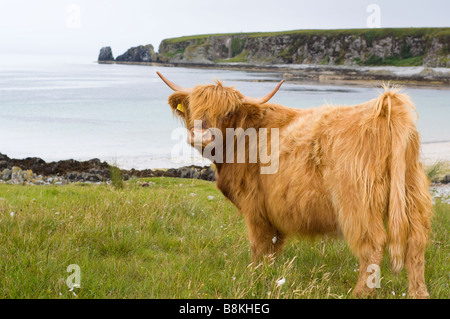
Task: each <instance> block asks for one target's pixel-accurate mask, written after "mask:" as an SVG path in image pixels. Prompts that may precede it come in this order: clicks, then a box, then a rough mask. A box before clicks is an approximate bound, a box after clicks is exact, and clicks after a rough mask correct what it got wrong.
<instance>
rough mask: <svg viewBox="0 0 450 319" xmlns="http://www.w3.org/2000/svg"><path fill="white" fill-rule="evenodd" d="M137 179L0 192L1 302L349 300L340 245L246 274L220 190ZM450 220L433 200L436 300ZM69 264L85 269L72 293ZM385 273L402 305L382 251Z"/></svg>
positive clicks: (398, 281)
mask: <svg viewBox="0 0 450 319" xmlns="http://www.w3.org/2000/svg"><path fill="white" fill-rule="evenodd" d="M142 181H143V180H136V179H132V180H130V181H128V182H126V183H125V185H124V186H123V188H121V189H115V188H113V187H112V186H110V185H106V184H103V185H92V184H91V185H87V184H69V185H65V186H39V187H38V186H22V185H20V186H19V185H6V184H0V298H350V297H351V295H350V294H351V289H352V288H353V286H354V284H355V283H356V279H357V275H358V260H357V258H355V257H354V256H352V255H351V253H350V251H349V249H348V248H347V247H346V245H345V243H344V242H343V241H338V240H337V241H333V240H329V239H317V240H316V241H314V242H310V241H297V240H293V241H291V242H289V243H288V244H287V245H286V249H285V251H284V252H283V253H282V254H281V255H280V256H279V257H278V258H276V259H275V260H273V259H268V260H266V262H264V263H262V264H260V265H253V267H250V266H249V264H250V246H249V243H248V239H247V233H246V228H245V224H244V221H243V218H242V216H240V215H239V214H238V212H237V210H236V208H235V207H234V206H233V205H232V204H231V203H230V202H228V201H227V200H226V199H225V198H224V197H223V195H222V194H221V193H220V192H219V191H218V190H217V189H216V188H215V185H214V183H212V182H206V181H201V180H194V179H176V178H150V179H145V181H147V182H149V183H148V184H149V186H148V187H141V183H142ZM449 214H450V205H449V204H447V203H444V202H441V201H439V200H437V201H436V203H435V205H434V219H433V224H432V225H433V231H434V233H433V236H432V238H431V239H432V240H431V243H430V245H429V247H428V249H427V252H426V260H427V262H428V263H427V265H426V273H425V276H426V282H427V285H428V289H429V292H430V295H431V297H432V298H444V299H448V298H449V297H450V290H449V288H448V279H449V278H448V274H449V273H450V265H449V263H448V258H449V247H448V242H449V239H448V229H449V228H450V220H449ZM70 264H77V265H79V266H80V269H81V282H80V283H81V288H75V289H74V290H73V291H69V288H68V287H67V285H66V279H67V278H68V276H69V275H70V273H68V272H67V267H68V266H69V265H70ZM381 274H382V280H381V288H380V289H377V296H378V297H379V298H407V289H408V288H407V286H408V280H407V276H406V271H405V270H403V271H402V272H401V273H400V274H399V275H398V276H394V275H392V273H391V272H390V270H389V267H388V257H387V254H386V255H385V259H384V262H383V264H382V267H381ZM282 278H285V283H284V284H283V285H281V286H278V285H277V281H278V280H280V279H282ZM405 294H406V295H405Z"/></svg>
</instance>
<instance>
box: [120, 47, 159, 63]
mask: <svg viewBox="0 0 450 319" xmlns="http://www.w3.org/2000/svg"><path fill="white" fill-rule="evenodd" d="M157 59H158V58H157V55H156V53H155V50H154V49H153V45H151V44H147V45H140V46H138V47H133V48H130V49H128V50H127V52H125V53H124V54H122V55H119V56H118V57H117V58H116V61H121V62H154V61H156V60H157Z"/></svg>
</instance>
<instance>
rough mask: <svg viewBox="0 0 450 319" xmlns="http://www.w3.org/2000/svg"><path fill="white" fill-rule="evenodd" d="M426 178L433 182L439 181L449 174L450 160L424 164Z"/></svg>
mask: <svg viewBox="0 0 450 319" xmlns="http://www.w3.org/2000/svg"><path fill="white" fill-rule="evenodd" d="M425 173H426V174H427V176H428V179H429V180H430V181H433V182H438V181H440V180H441V179H442V178H443V177H444V176H445V175H447V174H450V161H437V162H435V163H433V164H430V165H427V166H425Z"/></svg>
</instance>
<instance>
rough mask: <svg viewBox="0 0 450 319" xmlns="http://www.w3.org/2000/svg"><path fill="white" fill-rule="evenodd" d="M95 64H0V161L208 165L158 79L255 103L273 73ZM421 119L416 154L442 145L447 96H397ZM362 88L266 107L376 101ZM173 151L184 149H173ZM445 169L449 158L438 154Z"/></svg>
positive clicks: (321, 91) (283, 95)
mask: <svg viewBox="0 0 450 319" xmlns="http://www.w3.org/2000/svg"><path fill="white" fill-rule="evenodd" d="M94 60H95V57H94V58H90V57H71V56H44V55H41V56H32V55H0V152H1V153H3V154H7V155H8V156H9V157H11V158H25V157H41V158H42V159H44V160H46V161H57V160H62V159H70V158H73V159H77V160H87V159H91V158H99V159H101V160H103V161H108V162H109V163H111V164H117V165H119V166H120V167H122V168H127V169H129V168H136V169H144V168H169V167H179V166H184V165H189V164H197V165H207V164H208V163H209V162H208V161H205V160H200V159H199V156H196V152H195V151H194V150H193V149H191V148H190V147H189V146H187V144H185V139H186V136H181V135H180V134H179V133H180V132H183V130H179V129H178V128H180V127H181V123H180V121H179V120H177V119H175V118H174V117H173V115H172V112H171V110H170V107H169V106H168V104H167V97H168V96H169V95H170V94H171V93H172V91H171V90H170V89H169V88H168V87H167V86H166V85H165V84H164V83H163V82H162V81H161V80H160V79H159V77H157V75H156V71H160V72H161V73H163V74H164V75H165V76H166V77H167V78H168V79H170V80H171V81H173V82H175V83H177V84H179V85H182V86H186V87H192V86H194V85H196V84H206V83H213V82H214V80H215V79H218V80H220V81H223V82H224V84H225V85H226V86H235V87H236V88H237V89H239V90H240V91H241V93H243V94H245V95H248V96H255V97H259V96H263V95H265V94H267V93H268V92H270V91H271V90H272V89H273V88H274V87H275V83H276V81H279V80H280V79H281V78H282V74H281V73H276V72H256V71H254V72H246V71H235V70H233V71H229V70H214V69H194V68H178V67H177V68H175V67H163V66H158V67H150V66H138V65H119V64H97V63H96V62H95V61H94ZM405 91H406V92H407V93H408V94H409V95H410V97H411V98H412V100H413V101H414V103H415V105H416V108H417V111H418V112H419V115H420V118H419V120H418V129H419V132H420V134H421V138H422V142H423V145H424V146H426V145H428V146H430V145H447V146H448V145H450V103H449V102H450V90H445V89H438V88H437V89H430V88H426V89H417V88H406V90H405ZM379 92H380V89H375V88H372V87H369V86H367V87H362V86H358V87H356V86H337V85H322V84H320V85H319V84H309V85H306V84H298V83H290V82H287V83H284V84H283V86H282V87H281V89H280V90H279V92H278V93H277V94H276V95H275V96H274V98H273V99H272V102H274V103H279V104H283V105H285V106H289V107H294V108H308V107H317V106H319V105H323V104H339V105H352V104H358V103H362V102H365V101H367V100H370V99H373V98H375V97H377V95H378V94H379ZM180 145H184V146H183V148H180ZM437 153H438V155H437V156H438V157H440V158H439V159H447V160H450V152H446V151H444V152H437Z"/></svg>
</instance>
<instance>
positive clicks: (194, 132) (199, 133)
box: [190, 128, 213, 143]
mask: <svg viewBox="0 0 450 319" xmlns="http://www.w3.org/2000/svg"><path fill="white" fill-rule="evenodd" d="M190 134H191V140H192V141H194V142H195V141H197V142H201V143H205V142H209V141H211V140H212V139H213V136H212V134H211V131H210V130H208V129H200V130H199V129H195V128H191V129H190Z"/></svg>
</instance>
